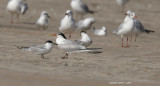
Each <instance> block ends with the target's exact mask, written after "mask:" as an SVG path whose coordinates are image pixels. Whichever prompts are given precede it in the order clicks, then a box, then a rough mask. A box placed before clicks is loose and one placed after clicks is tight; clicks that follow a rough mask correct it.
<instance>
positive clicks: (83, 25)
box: [76, 18, 95, 31]
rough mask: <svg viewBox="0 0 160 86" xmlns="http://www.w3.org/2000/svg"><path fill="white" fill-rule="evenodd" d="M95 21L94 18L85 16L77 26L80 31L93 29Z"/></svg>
mask: <svg viewBox="0 0 160 86" xmlns="http://www.w3.org/2000/svg"><path fill="white" fill-rule="evenodd" d="M94 23H95V19H94V18H85V19H83V20H80V21H78V22H77V23H76V27H77V29H76V30H78V31H87V30H89V29H91V27H92V25H93V24H94Z"/></svg>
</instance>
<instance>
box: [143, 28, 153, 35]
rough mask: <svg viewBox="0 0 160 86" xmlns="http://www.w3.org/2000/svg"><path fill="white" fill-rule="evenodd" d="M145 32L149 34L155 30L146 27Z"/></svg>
mask: <svg viewBox="0 0 160 86" xmlns="http://www.w3.org/2000/svg"><path fill="white" fill-rule="evenodd" d="M145 32H146V33H148V34H149V33H151V32H152V33H153V32H155V31H153V30H147V29H145Z"/></svg>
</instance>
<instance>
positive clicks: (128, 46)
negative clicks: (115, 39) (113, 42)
mask: <svg viewBox="0 0 160 86" xmlns="http://www.w3.org/2000/svg"><path fill="white" fill-rule="evenodd" d="M126 47H129V46H128V37H127V45H126Z"/></svg>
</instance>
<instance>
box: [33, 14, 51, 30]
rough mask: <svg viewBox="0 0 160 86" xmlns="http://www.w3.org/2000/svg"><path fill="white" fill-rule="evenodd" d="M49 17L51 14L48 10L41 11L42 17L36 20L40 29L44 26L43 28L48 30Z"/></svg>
mask: <svg viewBox="0 0 160 86" xmlns="http://www.w3.org/2000/svg"><path fill="white" fill-rule="evenodd" d="M48 18H50V16H49V15H48V13H47V12H46V11H43V12H42V13H41V16H40V18H39V19H38V20H37V22H36V26H37V27H38V28H39V29H41V28H42V29H43V30H46V29H47V28H48Z"/></svg>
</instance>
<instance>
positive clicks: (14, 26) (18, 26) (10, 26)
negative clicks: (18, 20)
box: [0, 24, 37, 30]
mask: <svg viewBox="0 0 160 86" xmlns="http://www.w3.org/2000/svg"><path fill="white" fill-rule="evenodd" d="M0 27H4V28H10V29H12V28H15V29H29V30H37V29H36V28H35V27H31V26H22V25H19V24H9V25H1V26H0Z"/></svg>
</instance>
